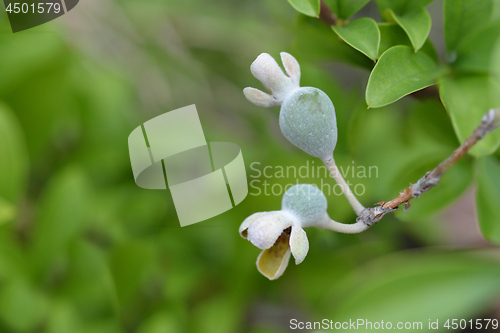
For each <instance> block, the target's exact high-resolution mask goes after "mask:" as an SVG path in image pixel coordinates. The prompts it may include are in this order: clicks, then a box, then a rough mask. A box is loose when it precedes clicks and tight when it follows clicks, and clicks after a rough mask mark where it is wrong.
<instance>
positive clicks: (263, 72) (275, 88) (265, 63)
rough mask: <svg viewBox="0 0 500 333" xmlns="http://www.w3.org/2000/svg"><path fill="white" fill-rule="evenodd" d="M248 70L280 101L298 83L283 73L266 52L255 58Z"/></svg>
mask: <svg viewBox="0 0 500 333" xmlns="http://www.w3.org/2000/svg"><path fill="white" fill-rule="evenodd" d="M250 71H251V72H252V74H253V76H255V77H256V78H257V79H258V80H259V81H260V82H262V84H263V85H264V86H265V87H266V88H267V89H268V90H269V91H270V92H271V94H272V95H273V96H274V97H275V98H276V99H277V100H278V101H280V102H282V101H283V98H285V97H286V96H287V95H288V94H289V93H290V92H291V91H292V90H294V89H296V88H298V85H295V84H294V83H293V82H292V79H290V78H289V77H288V76H286V75H285V73H283V70H281V68H280V66H279V65H278V63H277V62H276V60H274V58H273V57H271V56H270V55H269V54H267V53H262V54H260V55H259V56H258V57H257V59H255V61H254V62H253V63H252V65H251V66H250Z"/></svg>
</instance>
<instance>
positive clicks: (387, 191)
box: [0, 0, 500, 333]
mask: <svg viewBox="0 0 500 333" xmlns="http://www.w3.org/2000/svg"><path fill="white" fill-rule="evenodd" d="M333 2H334V1H333ZM358 2H359V1H358ZM361 2H363V1H361ZM361 2H359V3H361ZM311 3H314V1H311ZM364 3H366V1H364ZM380 3H383V2H382V1H380V2H379V5H380ZM329 4H330V5H331V6H334V4H332V1H330V2H329ZM313 5H314V4H313ZM362 5H363V4H361V6H362ZM0 7H1V8H2V11H3V6H0ZM308 8H309V7H308ZM311 8H312V7H311ZM332 8H334V7H332ZM495 8H498V7H495ZM355 9H356V10H357V8H355ZM428 9H429V12H430V13H431V16H432V17H433V19H434V18H436V20H435V21H433V27H432V30H431V38H433V39H434V41H435V46H436V49H437V51H438V54H439V55H440V56H442V57H443V54H444V51H443V50H444V47H445V46H444V45H445V41H444V39H443V36H442V34H443V27H442V24H443V23H442V11H443V3H442V2H441V1H436V2H434V3H432V4H431V5H430V6H429V8H428ZM344 10H345V11H346V12H349V13H350V14H351V12H352V11H353V8H349V9H344ZM356 10H354V12H355V11H356ZM494 13H497V14H498V11H494ZM363 15H364V16H370V17H373V18H375V20H376V21H380V16H379V14H378V12H377V7H376V5H375V4H374V3H369V4H368V5H367V6H366V7H365V8H364V9H363V12H362V13H361V14H359V15H358V16H359V17H361V16H363ZM394 15H396V14H394ZM370 24H371V23H369V24H368V25H370ZM391 29H392V30H391ZM398 29H399V28H398ZM380 30H381V34H382V35H381V36H382V40H381V46H380V47H381V48H382V47H383V45H382V43H386V44H387V43H388V42H387V39H384V36H392V37H393V38H396V39H397V38H399V37H397V36H399V35H397V34H398V33H401V31H402V30H401V31H399V32H397V33H395V32H394V31H395V30H394V28H393V27H392V26H391V27H385V26H384V27H381V28H380ZM393 32H394V34H393ZM384 34H385V35H384ZM347 36H350V35H349V34H347ZM403 36H404V34H403ZM417 37H418V38H419V39H421V36H417ZM417 37H416V38H417ZM449 43H452V42H451V41H449ZM453 43H456V41H453ZM406 45H408V47H407V48H408V50H409V47H410V46H411V45H412V44H411V43H410V41H409V40H408V41H407V42H406ZM389 46H390V44H387V45H386V46H384V47H385V49H387V48H388V47H389ZM363 47H364V46H361V47H360V48H361V49H363ZM367 47H371V46H370V45H368V46H367ZM425 48H426V46H425V45H424V46H423V48H422V50H424V49H425ZM385 49H384V50H385ZM363 50H364V49H363ZM404 50H407V49H406V48H405V49H404ZM280 51H287V52H290V53H291V54H293V55H294V56H295V57H296V58H297V59H298V61H299V63H300V64H301V69H302V79H301V85H303V86H315V87H318V88H320V89H322V90H323V91H325V92H326V93H327V94H328V95H329V96H330V97H331V99H332V101H333V103H334V105H335V107H336V112H337V122H338V131H339V140H338V145H337V148H336V151H335V158H336V161H337V164H338V165H339V166H342V167H344V170H345V168H347V167H349V166H351V167H352V166H356V167H359V166H361V167H366V168H368V167H370V166H376V167H377V169H378V177H375V176H373V177H371V178H360V177H357V176H356V175H355V177H352V175H350V176H348V177H347V178H348V180H350V181H351V183H353V184H362V185H363V186H364V188H365V189H366V191H365V193H364V194H363V195H361V196H359V199H360V201H361V202H362V203H363V204H364V205H366V206H372V205H374V204H375V203H376V202H379V201H382V200H390V199H392V198H394V197H395V196H396V195H397V194H398V193H399V191H402V190H403V188H404V187H407V186H408V185H409V184H410V182H415V181H416V180H418V179H419V178H420V177H421V176H422V175H423V174H424V173H425V172H426V171H428V170H430V169H432V168H433V167H434V166H435V165H437V164H438V163H439V162H440V161H441V160H443V159H444V158H446V157H447V156H448V155H449V154H450V153H451V152H452V151H453V149H455V148H456V147H457V146H458V145H459V141H458V139H457V136H456V135H455V132H454V127H453V125H452V122H451V121H450V117H449V116H448V114H447V112H446V110H445V109H444V107H443V106H442V105H441V104H440V103H439V100H438V99H436V98H424V99H421V98H413V97H406V98H403V99H402V100H400V101H398V102H396V103H393V104H391V105H388V106H385V107H381V108H377V109H367V104H366V102H365V89H366V86H367V81H368V75H369V72H368V71H365V70H364V69H363V68H365V69H366V68H368V69H371V68H372V67H373V64H374V63H373V61H372V60H370V59H369V58H368V57H365V56H364V54H363V53H361V52H358V51H357V50H355V49H351V48H350V47H348V46H347V45H346V44H344V43H343V42H342V41H341V40H340V39H339V38H338V37H337V35H336V34H335V32H333V31H332V29H330V28H329V27H327V26H326V25H324V24H323V23H321V22H319V21H318V20H316V19H314V18H309V17H306V16H304V15H299V14H297V12H296V11H295V10H294V9H293V7H292V6H290V4H288V3H287V2H286V1H284V0H283V1H277V0H259V1H255V0H254V1H238V2H236V1H229V0H219V1H201V0H188V1H174V0H167V1H165V0H163V1H156V0H147V1H146V0H126V1H120V2H118V1H96V0H82V1H81V2H80V3H79V5H78V6H77V7H75V8H74V9H73V10H72V11H71V12H69V13H68V14H66V15H64V16H63V17H61V18H59V19H57V20H55V21H53V22H50V23H48V24H45V25H42V26H39V27H36V28H33V29H30V30H27V31H24V32H19V33H16V34H13V33H12V32H11V30H10V27H9V23H8V21H7V16H6V14H5V12H2V14H0V223H1V225H0V332H47V333H55V332H72V333H75V332H82V333H83V332H103V333H104V332H106V333H107V332H140V333H160V332H162V333H169V332H193V333H198V332H202V333H211V332H214V333H225V332H228V333H234V332H249V333H258V332H259V333H267V332H288V331H290V320H291V319H292V318H295V319H297V320H299V321H321V320H322V319H325V318H326V319H328V320H333V321H334V322H335V321H346V320H347V321H348V320H349V319H351V320H357V319H365V320H369V321H372V322H380V321H382V320H383V321H384V322H388V321H391V322H392V323H393V325H396V323H397V322H399V321H401V322H422V323H423V329H422V330H418V331H419V332H426V331H430V330H429V329H428V322H429V320H431V321H433V322H435V321H436V320H439V323H440V329H439V330H432V331H433V332H445V331H451V330H448V329H444V328H443V324H444V323H445V321H446V320H447V319H454V318H455V319H466V320H469V319H474V320H475V319H477V318H498V317H500V308H499V305H498V304H500V303H499V302H500V298H499V297H500V263H499V260H498V259H499V258H500V252H499V250H498V248H497V247H495V246H494V245H492V244H493V242H498V241H500V230H499V227H498V226H497V225H498V222H499V219H500V213H498V207H497V206H498V202H499V201H498V200H496V199H498V198H500V184H499V182H498V179H499V174H500V172H499V170H500V167H499V162H498V158H499V156H500V154H499V152H498V151H497V152H496V153H495V154H494V155H491V156H490V157H482V158H481V159H480V160H479V163H476V161H475V158H474V157H472V156H466V157H465V158H464V159H463V160H461V161H460V162H459V163H458V164H457V165H456V166H455V167H453V168H452V169H451V170H450V171H449V172H448V173H447V174H446V175H445V176H444V177H443V179H442V182H441V183H440V184H439V186H438V187H436V188H435V189H433V190H432V191H430V192H429V193H426V194H424V195H423V196H422V198H419V199H416V200H413V201H412V206H411V209H410V210H409V211H406V212H404V211H402V209H401V211H400V212H397V213H396V214H391V215H388V216H386V217H385V218H384V219H383V220H382V221H381V222H380V223H378V224H377V225H375V226H373V227H372V228H371V229H369V230H368V231H366V232H364V233H362V234H359V235H343V234H336V233H334V232H332V231H327V230H318V229H306V231H307V233H308V238H309V243H310V249H309V254H308V256H307V257H306V259H305V261H304V262H303V263H302V264H300V265H298V266H296V265H294V263H293V261H292V262H290V265H289V267H288V268H287V270H286V271H285V273H284V275H283V276H282V277H281V278H279V279H278V280H276V281H268V280H267V279H266V278H265V277H263V276H261V275H260V274H259V273H258V271H257V269H256V267H255V261H256V258H257V256H258V254H259V250H258V249H257V248H255V247H254V246H253V245H252V244H251V243H249V242H247V241H246V240H244V239H242V238H241V237H240V236H239V235H238V227H239V225H240V223H241V222H242V221H243V220H244V219H245V218H246V217H247V216H249V215H251V214H253V213H255V212H260V211H269V210H278V209H279V208H280V202H281V197H280V195H269V196H266V195H264V194H260V195H255V194H256V193H257V190H256V189H255V188H252V187H250V189H249V190H250V194H249V196H248V197H247V198H246V199H245V200H244V201H243V202H242V203H241V204H240V205H238V206H237V207H236V208H234V209H232V210H231V211H228V212H226V213H224V214H222V215H220V216H217V217H214V218H212V219H210V220H207V221H204V222H201V223H198V224H195V225H191V226H187V227H184V228H181V227H180V226H179V222H178V219H177V215H176V213H175V209H174V207H173V203H172V198H171V196H170V194H169V192H168V191H154V190H144V189H141V188H139V187H137V186H136V185H135V183H134V181H133V175H132V170H131V167H130V161H129V156H128V147H127V137H128V135H129V133H130V132H131V131H132V130H133V129H134V128H136V127H137V126H139V125H140V124H141V123H143V122H144V121H146V120H149V119H151V118H153V117H155V116H157V115H159V114H162V113H164V112H167V111H170V110H174V109H176V108H180V107H183V106H186V105H190V104H196V106H197V109H198V113H199V115H200V118H201V122H202V124H203V129H204V131H205V136H206V139H207V141H224V142H234V143H236V144H238V145H239V146H240V147H241V149H242V152H243V157H244V160H245V165H246V167H247V174H248V176H249V180H250V181H251V180H258V181H260V184H259V183H254V184H255V186H257V187H258V188H260V189H261V190H263V189H264V188H263V185H262V184H263V182H264V181H267V182H268V183H269V184H271V185H274V184H279V186H284V185H286V184H289V183H296V182H297V179H296V178H294V177H293V176H292V177H288V178H276V177H273V178H269V179H267V178H266V177H264V176H263V175H261V176H260V177H257V178H255V176H257V172H256V171H254V170H252V169H251V168H250V165H251V164H252V163H253V162H259V163H260V166H257V165H256V164H254V168H255V167H257V168H258V169H259V170H261V171H262V169H263V168H264V167H265V166H271V167H273V168H276V167H277V166H282V167H285V168H286V167H287V166H296V167H297V168H298V167H300V166H303V165H306V163H309V165H313V164H312V163H313V161H314V163H315V164H314V165H316V166H317V165H320V161H319V160H314V159H312V158H311V157H310V156H308V155H306V154H305V153H303V152H302V151H300V150H298V149H297V148H295V147H294V146H292V145H291V144H290V143H288V142H287V141H286V140H285V139H284V137H283V136H282V134H281V132H280V130H279V125H278V111H279V110H278V108H272V109H262V108H258V107H256V106H254V105H252V104H251V103H249V102H248V101H247V100H246V99H245V98H244V96H243V93H242V89H243V88H244V87H246V86H252V87H256V88H258V89H262V86H261V84H260V83H259V82H258V81H257V80H256V79H254V78H253V77H252V76H251V74H250V70H249V66H250V64H251V62H252V61H253V60H254V59H255V58H256V57H257V55H258V54H260V53H262V52H267V53H270V54H271V55H272V56H274V57H275V58H276V59H278V58H279V52H280ZM405 52H406V51H405ZM412 52H413V51H412ZM422 52H430V51H422ZM457 52H458V51H457ZM364 53H365V54H366V53H368V54H370V55H371V56H372V57H374V56H375V55H377V52H375V53H374V52H373V50H370V49H368V50H367V51H365V52H364ZM431 53H432V52H430V53H428V54H431ZM418 54H419V56H424V57H427V58H429V57H436V55H435V54H434V55H430V56H429V55H423V54H421V53H418ZM426 54H427V53H426ZM379 55H380V54H379ZM464 59H466V58H464ZM464 61H465V65H464V66H467V62H466V60H464ZM342 63H343V64H342ZM345 63H348V64H351V65H354V66H347V65H346V64H345ZM380 67H382V65H381V66H380ZM381 70H382V69H381ZM467 80H473V79H471V78H469V77H465V78H463V80H462V81H459V83H457V80H453V81H452V82H449V83H448V82H446V83H443V84H442V86H441V89H445V88H443V87H446V88H448V87H449V89H455V88H456V86H454V85H458V88H456V89H464V90H467V87H468V85H471V86H475V87H478V85H476V84H474V82H472V83H470V82H469V81H467ZM460 82H462V83H463V86H460ZM481 82H482V81H481ZM481 82H479V83H478V84H481ZM447 84H448V85H447ZM460 87H462V88H460ZM477 89H478V90H479V89H480V88H477ZM458 91H460V90H458ZM467 91H468V90H467ZM457 94H458V93H457ZM459 95H460V96H461V97H462V98H466V97H467V96H465V97H464V95H463V94H459ZM457 96H458V95H457ZM399 97H402V96H399ZM391 98H392V97H388V100H391ZM457 98H458V97H457ZM392 101H393V99H392V100H391V102H392ZM454 101H455V99H453V98H452V99H451V102H450V103H453V102H454ZM381 103H382V102H381ZM382 104H383V103H382ZM386 104H387V103H386ZM445 104H446V103H445ZM455 120H456V119H455ZM455 120H454V121H455ZM459 121H460V120H459ZM472 126H475V125H474V124H473V125H472ZM495 149H496V148H495ZM297 178H298V181H299V182H300V183H312V184H316V185H318V186H320V184H321V177H312V176H311V177H297ZM473 179H477V184H478V185H477V186H478V187H479V188H480V189H481V192H480V193H479V194H478V198H479V199H478V207H479V206H481V207H482V208H481V212H482V214H483V217H482V218H481V223H482V224H481V228H482V230H483V232H485V234H486V235H487V236H488V238H489V239H490V241H491V242H492V243H488V242H487V241H486V240H484V239H483V238H482V236H480V233H479V226H478V224H477V222H476V219H475V211H474V208H473V205H471V204H470V202H471V201H472V202H473V199H471V198H473V194H474V193H475V192H474V190H475V189H476V185H474V184H475V183H474V182H473ZM323 182H324V183H329V184H331V185H333V184H334V181H333V179H331V178H324V179H323ZM274 188H275V190H276V192H278V189H279V187H278V185H275V187H274ZM269 190H270V188H268V191H269ZM281 193H282V192H281ZM327 197H328V204H329V213H330V216H331V217H332V218H334V219H335V220H337V221H341V222H345V223H351V222H354V220H355V215H354V213H353V212H352V210H351V209H350V207H349V205H348V203H347V201H346V200H345V199H344V198H343V197H339V196H336V195H327ZM464 198H465V199H464ZM457 200H462V201H461V204H460V205H459V206H460V207H462V208H463V209H464V211H460V210H457V208H456V207H455V209H452V210H451V211H449V212H447V213H443V211H446V210H448V209H449V208H450V207H452V206H453V204H454V203H456V202H457ZM499 200H500V199H499ZM467 204H469V206H470V207H469V206H467ZM460 207H459V208H460ZM464 207H465V208H464ZM495 211H496V212H497V213H496V214H497V215H495V213H494V212H495ZM363 331H364V330H363ZM409 331H412V330H409ZM483 331H485V330H483Z"/></svg>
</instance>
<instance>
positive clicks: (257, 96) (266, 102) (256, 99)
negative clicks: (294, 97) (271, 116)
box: [243, 87, 281, 108]
mask: <svg viewBox="0 0 500 333" xmlns="http://www.w3.org/2000/svg"><path fill="white" fill-rule="evenodd" d="M243 94H244V95H245V97H246V98H247V99H248V100H249V101H250V102H252V103H253V104H255V105H257V106H260V107H263V108H270V107H273V106H280V105H281V102H280V101H278V100H276V98H274V97H273V96H271V95H269V94H266V93H265V92H263V91H261V90H259V89H255V88H251V87H246V88H245V89H243Z"/></svg>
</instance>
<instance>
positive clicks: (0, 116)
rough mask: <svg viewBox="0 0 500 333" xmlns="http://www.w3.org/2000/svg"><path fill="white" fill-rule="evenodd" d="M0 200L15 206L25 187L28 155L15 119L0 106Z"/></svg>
mask: <svg viewBox="0 0 500 333" xmlns="http://www.w3.org/2000/svg"><path fill="white" fill-rule="evenodd" d="M0 170H1V172H0V198H3V200H5V201H6V203H10V204H11V205H15V204H17V201H18V200H19V196H20V195H21V193H22V192H23V191H24V188H25V186H26V178H27V176H28V153H27V150H26V145H25V139H24V135H23V132H22V129H21V126H20V125H19V123H18V121H17V119H16V117H15V116H14V115H13V114H12V113H11V112H10V111H9V110H8V109H7V108H6V107H5V106H4V105H3V104H0Z"/></svg>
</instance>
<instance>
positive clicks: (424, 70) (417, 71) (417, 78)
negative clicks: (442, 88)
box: [366, 46, 440, 108]
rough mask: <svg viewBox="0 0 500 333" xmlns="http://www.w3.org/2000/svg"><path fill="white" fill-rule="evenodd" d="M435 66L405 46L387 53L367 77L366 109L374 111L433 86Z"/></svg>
mask: <svg viewBox="0 0 500 333" xmlns="http://www.w3.org/2000/svg"><path fill="white" fill-rule="evenodd" d="M439 74H440V72H439V67H438V65H437V64H436V63H435V62H434V61H433V60H432V59H431V58H430V57H429V56H428V55H426V54H425V53H423V52H422V51H419V52H416V53H415V52H414V51H413V50H412V49H411V48H409V47H407V46H395V47H392V48H390V49H389V50H387V51H386V52H385V53H384V54H383V55H382V56H381V57H380V59H379V61H378V63H377V65H375V68H374V69H373V71H372V73H371V74H370V78H369V79H368V86H367V88H366V103H367V105H368V107H371V108H377V107H381V106H384V105H387V104H390V103H393V102H395V101H397V100H398V99H400V98H402V97H404V96H406V95H408V94H410V93H412V92H414V91H417V90H420V89H423V88H425V87H428V86H430V85H433V84H434V83H435V82H436V78H437V77H438V76H439Z"/></svg>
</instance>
